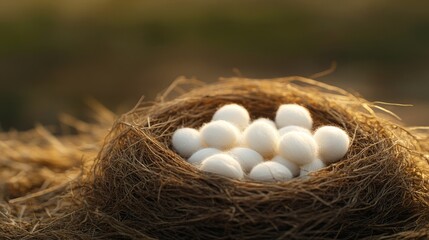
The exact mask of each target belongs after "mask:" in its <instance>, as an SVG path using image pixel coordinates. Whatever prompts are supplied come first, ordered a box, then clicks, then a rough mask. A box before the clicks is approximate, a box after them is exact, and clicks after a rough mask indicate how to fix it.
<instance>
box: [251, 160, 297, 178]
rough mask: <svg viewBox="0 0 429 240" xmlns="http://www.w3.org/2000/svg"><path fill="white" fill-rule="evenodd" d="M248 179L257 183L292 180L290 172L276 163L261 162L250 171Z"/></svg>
mask: <svg viewBox="0 0 429 240" xmlns="http://www.w3.org/2000/svg"><path fill="white" fill-rule="evenodd" d="M249 178H250V179H253V180H258V181H267V182H272V181H285V180H289V179H292V178H293V175H292V173H291V172H290V170H289V169H288V168H287V167H285V166H283V165H282V164H280V163H278V162H272V161H268V162H263V163H260V164H258V165H256V166H255V167H254V168H253V169H252V171H250V174H249Z"/></svg>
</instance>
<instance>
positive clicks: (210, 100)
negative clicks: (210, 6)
mask: <svg viewBox="0 0 429 240" xmlns="http://www.w3.org/2000/svg"><path fill="white" fill-rule="evenodd" d="M227 103H238V104H241V105H243V106H244V107H246V108H247V109H248V110H249V112H250V114H251V116H252V118H257V117H269V118H273V115H274V113H275V111H276V109H277V107H278V106H279V105H280V104H283V103H298V104H301V105H303V106H305V107H306V108H308V109H309V110H310V112H311V113H312V116H313V118H314V120H315V126H316V127H317V126H320V125H326V124H332V125H337V126H340V127H342V128H344V129H346V130H347V132H348V133H349V134H350V135H351V136H352V143H351V144H352V145H351V148H350V151H349V152H348V153H347V155H346V156H345V157H344V159H342V160H341V161H340V162H338V163H335V164H332V165H330V166H329V167H327V168H324V169H322V170H320V171H318V172H315V173H313V174H311V177H310V178H307V179H300V178H297V179H293V180H291V181H288V182H281V183H259V182H254V181H251V180H248V179H246V180H245V181H238V180H233V179H229V178H224V177H221V176H218V175H214V174H209V173H204V172H201V171H199V170H197V169H196V168H194V167H193V166H191V165H190V164H188V163H187V162H186V161H185V160H184V159H182V158H181V157H180V156H179V155H177V154H176V153H175V152H174V151H172V150H171V143H170V139H171V135H172V133H173V132H174V130H175V129H177V128H178V127H182V126H185V127H195V128H198V127H200V126H201V125H202V124H203V123H204V122H207V121H209V120H210V119H211V116H212V115H213V113H214V112H215V111H216V109H217V108H218V107H220V106H222V105H224V104H227ZM381 110H384V109H383V108H381V107H379V106H377V105H376V104H375V103H371V102H368V101H366V100H364V99H362V98H360V97H356V96H354V95H352V94H350V93H348V92H346V91H344V90H342V89H339V88H336V87H333V86H329V85H326V84H322V83H320V82H317V81H314V80H310V79H306V78H302V77H289V78H281V79H266V80H264V79H262V80H251V79H243V78H230V79H221V81H219V82H217V83H214V84H209V85H206V84H203V83H201V82H198V81H192V80H178V81H176V82H175V83H174V84H173V85H172V86H171V87H170V88H169V89H167V91H166V92H165V93H164V94H162V95H160V97H159V98H158V100H157V101H155V102H152V103H144V102H141V103H139V104H138V105H137V106H136V108H135V109H133V110H132V111H131V112H129V113H127V114H125V115H123V116H122V117H121V118H120V119H119V120H117V121H116V122H115V124H114V125H113V129H112V130H111V132H110V133H109V135H108V136H107V138H106V140H105V144H104V146H103V148H102V149H101V151H100V153H99V155H98V158H97V159H96V161H95V163H94V165H93V168H92V170H91V171H90V172H85V173H86V174H85V177H84V178H82V181H79V182H76V183H75V184H74V185H73V186H74V187H72V188H67V191H63V193H64V194H65V195H64V196H63V197H61V198H59V200H58V203H57V205H58V204H60V205H59V206H60V207H58V206H57V212H56V214H54V215H52V214H51V216H44V217H41V216H42V215H38V216H39V217H40V219H41V220H40V221H39V222H38V224H39V225H38V226H37V227H35V226H34V225H35V223H34V222H33V223H27V225H25V224H21V225H19V226H20V231H18V230H16V228H11V227H10V224H9V225H8V226H6V225H5V224H4V223H1V224H0V229H6V230H8V231H9V233H6V234H5V236H6V237H11V238H12V237H17V236H23V234H24V233H25V234H28V233H29V231H30V230H31V229H32V228H34V229H36V230H34V231H32V235H29V236H32V237H35V238H45V237H50V238H81V239H89V238H125V239H133V238H136V239H151V238H153V239H193V238H196V239H212V238H215V239H230V238H239V239H277V238H279V239H333V238H337V239H356V238H369V239H376V238H377V239H378V238H387V239H404V238H409V239H415V238H419V237H421V238H427V237H429V230H428V229H427V226H429V225H428V224H429V195H428V193H429V191H428V187H427V186H429V185H428V184H429V182H428V179H427V175H428V173H429V168H428V157H429V156H428V152H429V144H428V142H429V141H428V137H427V136H428V135H427V133H425V132H426V131H425V130H422V129H410V128H405V127H401V126H400V125H398V124H396V123H394V122H393V121H391V120H388V119H386V118H382V117H380V116H381ZM384 112H388V111H387V110H385V111H384ZM61 204H63V205H65V206H62V205H61ZM46 215H47V214H46ZM8 220H9V221H14V219H12V217H11V216H9V217H8ZM0 234H1V233H0ZM19 234H21V235H19Z"/></svg>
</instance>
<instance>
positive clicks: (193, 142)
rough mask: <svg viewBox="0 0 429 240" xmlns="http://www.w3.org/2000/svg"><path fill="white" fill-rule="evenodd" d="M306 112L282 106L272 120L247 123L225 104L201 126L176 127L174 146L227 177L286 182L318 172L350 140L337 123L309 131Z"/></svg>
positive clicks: (241, 111) (245, 114)
mask: <svg viewBox="0 0 429 240" xmlns="http://www.w3.org/2000/svg"><path fill="white" fill-rule="evenodd" d="M312 128H313V119H312V117H311V115H310V112H309V111H308V110H307V109H306V108H305V107H302V106H300V105H297V104H283V105H281V106H280V107H279V108H278V110H277V112H276V116H275V121H273V120H271V119H267V118H259V119H256V120H254V121H251V119H250V116H249V113H248V111H247V110H246V109H245V108H244V107H242V106H240V105H237V104H228V105H225V106H223V107H221V108H220V109H218V110H217V111H216V113H215V114H214V115H213V118H212V121H211V122H208V123H206V124H204V125H203V126H202V127H201V128H200V129H199V130H197V129H193V128H180V129H177V130H176V131H175V133H174V134H173V137H172V144H173V148H174V149H175V150H176V152H177V153H178V154H179V155H180V156H182V157H184V158H186V159H187V161H188V162H189V163H190V164H193V165H194V166H196V167H198V168H199V169H201V170H202V171H205V172H211V173H216V174H219V175H223V176H226V177H230V178H235V179H243V178H250V179H253V180H257V181H285V180H288V179H291V178H294V177H298V176H305V175H307V174H308V173H309V172H312V171H317V170H319V169H321V168H323V167H325V166H327V165H328V164H330V163H333V162H336V161H338V160H340V159H341V158H342V157H344V155H345V154H346V153H347V151H348V148H349V144H350V138H349V136H348V135H347V133H346V132H345V131H344V130H342V129H340V128H338V127H335V126H322V127H320V128H318V129H316V130H315V131H314V133H313V132H312Z"/></svg>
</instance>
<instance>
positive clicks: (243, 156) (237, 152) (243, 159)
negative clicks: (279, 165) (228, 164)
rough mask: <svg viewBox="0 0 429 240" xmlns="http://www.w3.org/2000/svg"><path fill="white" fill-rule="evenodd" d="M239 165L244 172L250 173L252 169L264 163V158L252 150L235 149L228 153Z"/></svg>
mask: <svg viewBox="0 0 429 240" xmlns="http://www.w3.org/2000/svg"><path fill="white" fill-rule="evenodd" d="M228 154H229V155H231V156H232V157H234V158H235V159H236V160H237V161H238V163H240V165H241V167H242V168H243V171H244V172H250V170H252V168H253V167H254V166H256V165H258V164H259V163H261V162H263V161H264V158H263V157H262V156H261V154H259V153H258V152H256V151H255V150H253V149H250V148H243V147H236V148H233V149H231V150H230V151H229V152H228Z"/></svg>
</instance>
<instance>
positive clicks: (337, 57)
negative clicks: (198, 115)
mask: <svg viewBox="0 0 429 240" xmlns="http://www.w3.org/2000/svg"><path fill="white" fill-rule="evenodd" d="M333 61H335V62H336V63H337V69H336V71H335V72H334V73H333V74H331V75H329V76H326V77H322V78H320V79H319V80H321V81H323V82H326V83H329V84H335V85H337V86H340V87H343V88H345V89H347V90H349V91H353V92H358V93H360V95H362V96H363V97H365V98H367V99H369V100H380V101H390V102H396V103H410V104H413V105H414V107H401V108H399V107H391V108H390V109H392V110H394V111H395V112H397V113H399V115H400V116H401V117H402V118H403V120H404V121H405V123H407V124H409V125H429V122H428V120H429V111H428V110H429V94H428V92H429V1H417V0H415V1H413V0H411V1H390V0H389V1H387V0H379V1H373V0H359V1H341V0H329V1H313V0H293V1H272V0H269V1H256V0H255V1H248V0H246V1H245V0H238V1H227V0H217V1H199V0H182V1H180V3H179V2H178V1H166V0H157V1H115V0H69V1H67V0H64V1H58V0H50V1H48V0H38V1H34V0H19V1H10V0H0V129H2V130H9V129H19V130H25V129H29V128H32V127H33V126H34V124H35V123H42V124H48V125H50V124H53V125H55V124H57V123H58V122H57V121H58V120H57V119H58V114H59V113H68V114H71V115H74V116H76V117H80V118H85V116H86V115H87V112H88V111H89V110H88V107H87V106H86V99H88V98H94V99H97V100H98V101H100V102H101V103H103V104H104V105H106V106H107V107H109V108H110V109H112V110H114V111H117V112H121V111H122V112H124V111H126V110H128V109H130V108H131V107H133V106H134V104H135V103H136V102H137V101H138V99H139V98H140V97H141V96H142V95H144V96H145V97H146V99H148V100H152V99H154V97H155V96H156V94H157V93H158V92H159V91H161V90H163V89H165V88H166V87H167V86H168V85H169V83H171V81H173V80H174V79H175V78H176V77H178V76H181V75H183V76H186V77H196V78H198V79H200V80H203V81H207V82H212V81H216V79H217V78H218V77H219V76H226V77H227V76H234V75H236V72H237V71H236V70H234V69H238V70H239V72H241V74H242V75H243V76H246V77H254V78H271V77H281V76H289V75H302V76H311V75H313V74H314V73H317V72H321V71H323V70H326V69H328V68H329V67H330V65H331V63H332V62H333Z"/></svg>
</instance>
